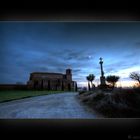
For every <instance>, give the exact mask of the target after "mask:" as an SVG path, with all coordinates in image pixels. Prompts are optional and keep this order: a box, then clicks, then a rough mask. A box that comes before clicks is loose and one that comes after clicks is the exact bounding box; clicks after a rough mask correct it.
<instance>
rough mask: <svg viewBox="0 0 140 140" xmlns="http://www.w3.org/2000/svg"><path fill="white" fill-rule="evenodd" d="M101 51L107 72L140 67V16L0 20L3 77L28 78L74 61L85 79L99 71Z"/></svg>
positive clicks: (125, 76) (76, 76) (78, 76)
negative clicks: (139, 18)
mask: <svg viewBox="0 0 140 140" xmlns="http://www.w3.org/2000/svg"><path fill="white" fill-rule="evenodd" d="M99 57H103V59H104V72H105V76H107V75H110V74H115V75H119V76H120V77H121V79H120V81H121V82H123V81H130V78H129V74H130V72H133V71H138V72H140V22H0V60H1V65H0V77H1V78H0V83H16V82H23V83H26V82H27V81H28V79H29V74H30V73H31V72H34V71H39V72H45V71H46V72H60V73H65V69H66V68H68V67H70V68H72V70H73V80H76V81H77V82H78V85H82V84H84V83H85V82H86V78H85V77H86V76H87V75H88V74H90V73H93V74H95V76H96V80H95V81H96V82H97V83H99V80H98V79H99V77H100V66H99Z"/></svg>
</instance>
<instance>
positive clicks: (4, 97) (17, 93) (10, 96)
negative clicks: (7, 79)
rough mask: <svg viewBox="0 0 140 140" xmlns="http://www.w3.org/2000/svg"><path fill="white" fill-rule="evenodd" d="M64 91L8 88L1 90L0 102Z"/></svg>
mask: <svg viewBox="0 0 140 140" xmlns="http://www.w3.org/2000/svg"><path fill="white" fill-rule="evenodd" d="M62 92H64V91H37V90H32V91H31V90H30V91H28V90H8V91H7V90H6V91H0V102H7V101H11V100H16V99H23V98H29V97H33V96H40V95H48V94H56V93H62Z"/></svg>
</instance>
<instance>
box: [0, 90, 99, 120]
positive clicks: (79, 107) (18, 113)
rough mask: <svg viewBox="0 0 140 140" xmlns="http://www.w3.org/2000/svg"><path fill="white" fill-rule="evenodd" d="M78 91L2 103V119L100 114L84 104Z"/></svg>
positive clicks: (76, 117)
mask: <svg viewBox="0 0 140 140" xmlns="http://www.w3.org/2000/svg"><path fill="white" fill-rule="evenodd" d="M77 94H78V93H76V92H65V93H59V94H52V95H43V96H37V97H31V98H26V99H21V100H15V101H10V102H5V103H0V118H1V119H20V118H21V119H27V118H29V119H30V118H39V119H40V118H46V119H95V118H99V117H101V116H100V115H99V114H97V113H96V112H94V111H93V110H90V109H89V108H88V107H87V106H84V105H83V104H82V103H81V102H80V100H79V99H78V98H77Z"/></svg>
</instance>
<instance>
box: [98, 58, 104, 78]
mask: <svg viewBox="0 0 140 140" xmlns="http://www.w3.org/2000/svg"><path fill="white" fill-rule="evenodd" d="M99 63H100V65H101V76H102V77H104V71H103V58H101V57H100V62H99Z"/></svg>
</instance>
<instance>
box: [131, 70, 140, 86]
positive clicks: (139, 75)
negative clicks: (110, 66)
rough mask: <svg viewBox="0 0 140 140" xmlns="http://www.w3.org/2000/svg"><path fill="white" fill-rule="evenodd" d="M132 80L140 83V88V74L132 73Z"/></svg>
mask: <svg viewBox="0 0 140 140" xmlns="http://www.w3.org/2000/svg"><path fill="white" fill-rule="evenodd" d="M129 77H130V78H131V79H133V80H135V81H137V82H138V84H139V86H140V74H139V73H137V72H132V73H130V76H129Z"/></svg>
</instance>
